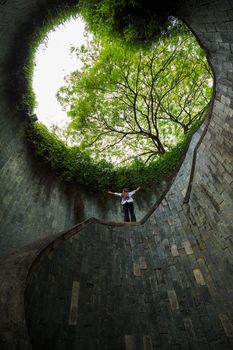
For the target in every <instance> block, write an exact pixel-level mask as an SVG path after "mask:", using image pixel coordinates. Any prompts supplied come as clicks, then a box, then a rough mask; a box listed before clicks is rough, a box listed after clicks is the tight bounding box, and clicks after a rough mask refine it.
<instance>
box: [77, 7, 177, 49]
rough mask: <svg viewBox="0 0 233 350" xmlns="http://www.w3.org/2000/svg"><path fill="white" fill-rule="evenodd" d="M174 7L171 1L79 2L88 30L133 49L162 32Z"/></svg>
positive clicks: (154, 38) (148, 41)
mask: <svg viewBox="0 0 233 350" xmlns="http://www.w3.org/2000/svg"><path fill="white" fill-rule="evenodd" d="M174 6H175V2H174V1H171V0H163V1H162V2H161V1H160V2H158V1H156V2H155V1H154V2H153V3H151V1H149V0H144V1H140V0H80V12H81V14H82V16H83V18H84V19H85V21H86V22H87V23H88V25H89V30H91V31H92V32H94V33H95V34H99V35H100V36H101V37H102V38H103V37H107V38H111V39H113V38H115V39H117V40H120V41H121V42H122V43H124V44H126V45H130V46H133V47H135V46H136V45H137V46H146V45H148V44H150V43H151V42H152V41H155V40H156V39H157V38H158V37H159V36H160V35H161V33H162V32H163V31H166V30H167V28H168V25H169V20H168V17H169V14H171V12H172V11H173V10H174Z"/></svg>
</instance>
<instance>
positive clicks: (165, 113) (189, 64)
mask: <svg viewBox="0 0 233 350" xmlns="http://www.w3.org/2000/svg"><path fill="white" fill-rule="evenodd" d="M91 44H92V45H89V47H90V48H91V50H88V49H87V48H85V47H82V48H81V50H79V49H76V54H77V56H78V57H79V59H81V61H82V62H83V64H84V65H83V68H82V69H80V70H79V71H75V72H73V73H71V75H70V77H68V78H67V80H66V86H63V87H62V88H61V89H60V91H59V92H58V95H57V96H58V99H59V101H60V103H61V104H62V106H63V107H65V108H66V109H67V111H68V115H69V116H70V117H71V118H72V122H71V124H70V130H71V129H73V130H75V131H76V136H77V142H76V143H77V144H78V145H79V146H80V148H81V149H85V150H86V152H87V151H88V152H89V154H92V155H93V157H95V158H98V159H106V160H108V161H109V160H111V161H113V162H117V161H118V162H119V160H120V162H125V164H126V163H127V164H130V163H131V162H132V161H133V159H134V158H135V157H136V158H137V157H140V158H141V159H142V160H144V161H145V162H149V161H151V160H154V159H155V158H158V157H159V156H161V155H162V154H163V153H165V152H167V151H170V150H171V149H172V148H174V146H175V145H176V144H177V143H179V142H181V141H182V138H183V135H184V134H185V133H187V132H188V130H189V129H190V128H191V126H192V124H193V123H194V122H196V121H200V120H202V118H203V116H204V110H205V108H206V106H208V104H209V101H210V99H211V95H212V75H211V70H210V68H209V66H208V61H207V59H206V57H205V54H204V52H203V50H202V49H201V47H200V46H199V44H198V43H197V41H196V39H195V37H194V36H193V35H192V33H191V32H190V31H189V30H188V28H187V27H186V26H185V25H183V24H181V23H180V22H179V21H177V22H176V24H174V26H173V30H171V31H170V35H169V36H167V35H165V36H162V37H161V38H160V39H159V40H158V41H157V42H156V43H154V44H153V45H152V46H151V48H150V49H149V48H147V49H146V50H136V49H134V50H132V49H130V50H129V49H128V48H126V47H125V46H122V45H121V44H120V43H119V42H118V41H117V42H116V41H114V42H110V41H105V40H101V41H99V39H98V38H97V37H94V38H93V40H92V43H91ZM73 136H74V137H73V141H75V134H73Z"/></svg>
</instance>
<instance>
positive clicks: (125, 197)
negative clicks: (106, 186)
mask: <svg viewBox="0 0 233 350" xmlns="http://www.w3.org/2000/svg"><path fill="white" fill-rule="evenodd" d="M140 189H141V187H138V188H136V190H133V191H130V192H129V190H128V188H124V189H123V190H122V192H121V193H119V192H112V191H108V193H109V194H112V195H114V196H117V197H121V204H122V207H123V212H124V221H125V222H129V221H136V216H135V213H134V204H133V201H134V199H133V196H134V195H135V193H136V192H138V191H139V190H140Z"/></svg>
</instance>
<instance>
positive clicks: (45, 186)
mask: <svg viewBox="0 0 233 350" xmlns="http://www.w3.org/2000/svg"><path fill="white" fill-rule="evenodd" d="M52 3H53V2H46V1H43V0H38V1H26V0H24V1H22V0H21V1H19V0H13V1H2V2H1V3H0V6H1V13H0V16H1V21H0V23H1V24H0V26H1V27H0V28H1V38H0V47H1V57H0V62H1V80H0V86H1V94H0V95H1V96H0V99H1V100H0V108H1V109H0V120H1V130H0V133H1V158H0V162H1V163H0V164H1V184H0V206H1V214H0V215H1V234H0V240H1V241H0V242H1V254H7V253H9V252H11V251H12V250H13V249H15V248H17V247H20V246H22V245H24V244H25V243H28V242H31V241H33V240H35V239H37V238H41V237H45V236H46V235H48V234H51V233H54V232H57V231H58V230H59V231H60V230H63V229H64V228H67V227H69V226H71V225H73V224H75V223H77V222H79V221H81V220H83V219H85V218H87V217H89V216H96V217H99V218H103V219H106V218H108V219H109V218H110V220H115V219H117V220H118V218H119V217H120V215H121V213H120V207H119V206H118V208H117V210H116V214H115V212H114V210H115V209H114V208H116V207H115V203H114V206H113V205H112V200H108V199H106V200H102V198H98V196H95V195H94V194H93V193H90V192H89V191H88V189H82V188H75V189H73V188H71V187H69V186H66V185H64V184H62V183H61V182H60V181H59V179H58V178H57V177H56V176H55V175H54V174H53V173H51V172H50V171H49V170H48V169H44V170H43V169H42V168H43V167H42V166H41V165H40V164H39V165H38V164H37V163H36V162H35V160H34V159H33V157H32V155H31V153H30V150H29V148H28V145H27V143H26V141H25V137H24V130H25V126H26V125H27V123H28V120H27V118H26V117H25V116H22V114H21V113H19V112H18V111H17V109H16V108H14V107H13V106H12V105H11V104H9V102H8V101H9V100H8V99H6V98H5V97H6V90H7V86H8V85H9V82H10V81H11V83H12V80H14V78H15V76H14V69H15V67H11V68H12V69H11V70H9V67H8V70H6V69H5V67H7V63H8V62H9V61H11V60H12V55H13V54H15V52H14V48H15V47H17V48H18V47H20V45H21V49H22V52H24V49H25V52H27V49H26V48H27V47H26V43H25V42H24V41H22V42H21V41H20V35H19V33H20V31H22V33H23V30H24V28H25V25H27V26H29V28H30V26H31V29H32V31H33V30H34V28H35V27H36V25H37V23H36V18H37V17H36V16H37V13H40V16H41V14H43V13H44V14H46V13H47V10H48V9H49V8H50V7H52ZM57 3H59V1H58V2H57ZM60 3H61V4H62V1H60ZM176 15H178V16H180V17H181V18H182V19H183V20H184V21H185V22H186V23H187V24H188V25H189V26H190V28H191V29H192V30H193V32H194V33H195V35H196V36H197V37H198V40H199V41H200V43H201V45H202V46H203V47H204V48H205V50H206V52H207V54H208V57H209V60H210V62H211V64H212V67H213V70H214V73H215V78H216V94H215V101H214V108H213V114H212V118H211V122H210V126H209V130H208V132H207V134H206V136H205V138H204V140H203V142H202V144H201V146H200V148H199V151H198V153H197V164H196V167H195V173H194V181H193V186H192V191H191V199H190V201H189V215H190V217H192V219H193V222H195V224H196V225H197V226H198V227H199V228H200V229H205V230H207V231H208V232H210V231H211V232H213V234H215V235H216V236H218V237H219V236H221V237H222V238H223V242H224V244H226V245H227V244H228V243H227V242H229V240H231V234H232V215H231V213H232V170H233V165H232V82H231V74H232V44H233V43H232V40H233V39H232V34H231V31H232V19H233V15H232V1H226V0H225V1H180V5H179V8H178V10H177V13H176ZM32 19H33V20H32ZM27 30H28V27H27ZM19 43H20V45H19ZM22 52H20V55H22ZM11 86H12V84H11ZM7 93H9V91H8V90H7ZM155 198H156V197H154V196H153V197H152V198H150V199H149V200H145V201H144V202H143V205H142V206H141V208H140V213H145V212H146V210H147V209H148V207H149V205H151V204H152V203H153V199H155ZM100 199H101V200H100ZM141 216H142V215H141Z"/></svg>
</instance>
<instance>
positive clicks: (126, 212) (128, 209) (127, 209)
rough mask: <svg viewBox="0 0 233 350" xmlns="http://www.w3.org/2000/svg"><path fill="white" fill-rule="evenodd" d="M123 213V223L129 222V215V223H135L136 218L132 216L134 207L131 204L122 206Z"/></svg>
mask: <svg viewBox="0 0 233 350" xmlns="http://www.w3.org/2000/svg"><path fill="white" fill-rule="evenodd" d="M123 212H124V221H130V219H129V214H130V218H131V221H136V217H135V214H134V205H133V202H129V203H128V202H126V203H125V204H123Z"/></svg>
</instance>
